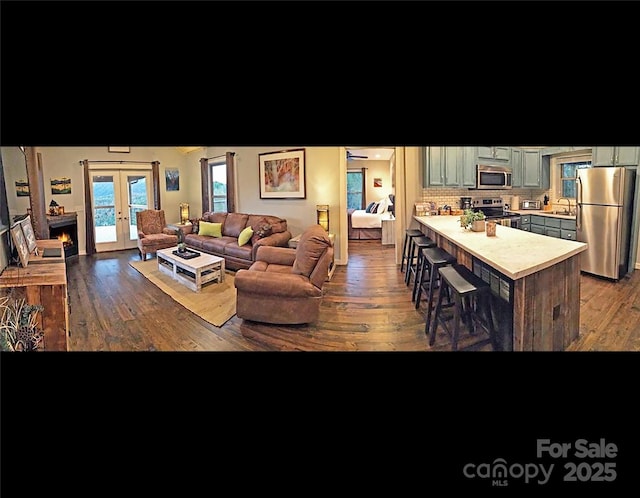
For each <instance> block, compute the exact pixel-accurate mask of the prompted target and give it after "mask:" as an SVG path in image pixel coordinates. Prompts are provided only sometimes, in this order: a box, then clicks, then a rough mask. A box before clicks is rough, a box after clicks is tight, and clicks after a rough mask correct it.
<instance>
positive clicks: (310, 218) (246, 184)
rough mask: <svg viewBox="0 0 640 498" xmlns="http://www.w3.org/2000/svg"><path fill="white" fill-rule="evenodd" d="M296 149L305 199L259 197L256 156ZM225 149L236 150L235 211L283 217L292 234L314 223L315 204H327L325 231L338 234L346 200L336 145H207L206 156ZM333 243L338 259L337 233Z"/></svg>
mask: <svg viewBox="0 0 640 498" xmlns="http://www.w3.org/2000/svg"><path fill="white" fill-rule="evenodd" d="M300 148H304V149H305V180H306V181H305V183H306V199H261V198H260V183H259V180H260V178H259V157H258V155H259V154H261V153H264V152H278V151H282V150H290V149H300ZM226 152H235V153H236V155H235V161H236V184H237V194H238V199H237V203H236V211H237V212H239V213H249V214H271V215H274V216H279V217H281V218H284V219H286V220H287V226H288V227H289V230H290V231H291V234H292V235H293V236H294V237H295V236H296V235H299V234H300V233H302V232H303V231H304V230H305V229H306V228H307V227H309V226H310V225H314V224H316V205H317V204H329V231H330V232H332V233H335V234H336V235H338V234H339V233H340V226H341V223H340V222H341V220H340V213H341V210H342V209H345V210H346V207H345V205H346V199H345V200H344V201H342V199H341V196H340V148H339V147H299V146H284V145H283V146H276V147H272V146H270V147H209V148H208V149H207V154H206V157H216V156H219V155H222V154H225V153H226ZM198 188H199V183H198ZM345 212H346V211H345ZM335 244H336V259H338V256H337V254H339V251H340V247H341V246H340V240H339V237H338V236H337V237H336V243H335Z"/></svg>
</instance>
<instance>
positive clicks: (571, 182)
mask: <svg viewBox="0 0 640 498" xmlns="http://www.w3.org/2000/svg"><path fill="white" fill-rule="evenodd" d="M556 164H557V168H556V171H557V173H556V185H557V188H556V192H557V195H558V198H560V197H564V198H567V199H571V200H573V199H575V198H576V177H577V171H578V170H579V169H582V168H590V167H591V156H590V155H588V156H585V155H574V156H565V157H558V158H556Z"/></svg>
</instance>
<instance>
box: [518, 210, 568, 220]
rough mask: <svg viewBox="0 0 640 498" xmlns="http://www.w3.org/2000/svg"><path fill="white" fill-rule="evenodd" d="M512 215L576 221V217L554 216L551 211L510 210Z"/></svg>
mask: <svg viewBox="0 0 640 498" xmlns="http://www.w3.org/2000/svg"><path fill="white" fill-rule="evenodd" d="M509 211H510V212H512V213H518V214H519V215H523V216H527V215H529V214H535V215H537V216H548V217H549V218H560V219H562V220H574V221H575V219H576V215H575V214H573V215H566V214H554V213H551V212H550V211H543V210H542V209H540V210H538V209H509Z"/></svg>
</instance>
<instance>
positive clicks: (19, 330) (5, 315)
mask: <svg viewBox="0 0 640 498" xmlns="http://www.w3.org/2000/svg"><path fill="white" fill-rule="evenodd" d="M43 309H44V308H43V306H42V305H40V304H27V303H26V301H25V299H14V298H12V297H11V296H5V297H3V298H0V350H2V351H36V350H38V348H39V347H40V344H41V342H42V339H43V337H44V334H43V332H42V330H41V329H40V328H39V327H38V313H40V312H41V311H42V310H43Z"/></svg>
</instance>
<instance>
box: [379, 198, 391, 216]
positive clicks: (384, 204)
mask: <svg viewBox="0 0 640 498" xmlns="http://www.w3.org/2000/svg"><path fill="white" fill-rule="evenodd" d="M387 207H389V204H388V201H387V199H381V200H380V202H378V207H377V209H376V213H378V214H381V213H384V212H385V211H386V210H387Z"/></svg>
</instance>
